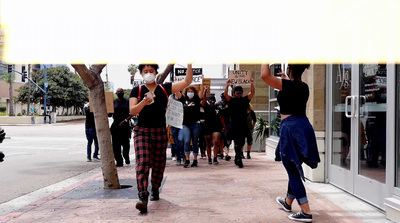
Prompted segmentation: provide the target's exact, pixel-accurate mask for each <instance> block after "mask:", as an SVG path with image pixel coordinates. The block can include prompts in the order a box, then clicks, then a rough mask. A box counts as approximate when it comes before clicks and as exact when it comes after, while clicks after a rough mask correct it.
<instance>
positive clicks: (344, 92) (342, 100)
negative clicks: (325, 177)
mask: <svg viewBox="0 0 400 223" xmlns="http://www.w3.org/2000/svg"><path fill="white" fill-rule="evenodd" d="M329 71H330V72H331V74H330V76H331V78H330V81H331V92H332V93H331V98H332V99H331V100H328V101H331V102H332V104H331V105H330V106H331V108H332V109H328V110H332V113H331V117H332V118H331V119H332V124H331V126H332V128H331V129H332V133H331V139H332V140H331V141H332V142H331V153H330V161H329V163H330V164H329V178H330V180H329V181H330V182H331V183H332V184H335V185H337V186H338V187H341V188H343V189H344V190H346V191H349V192H351V193H352V192H353V180H352V179H353V173H352V172H351V171H350V166H351V164H352V159H351V157H352V150H351V118H350V117H349V115H351V112H352V110H353V109H352V103H354V100H353V98H352V88H353V87H352V78H353V76H352V74H353V69H352V65H351V64H334V65H332V66H331V69H330V70H328V72H329Z"/></svg>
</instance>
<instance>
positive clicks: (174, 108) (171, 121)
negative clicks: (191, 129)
mask: <svg viewBox="0 0 400 223" xmlns="http://www.w3.org/2000/svg"><path fill="white" fill-rule="evenodd" d="M172 97H173V96H170V98H169V100H168V103H169V105H168V108H167V111H166V113H165V118H166V121H167V125H170V126H173V127H175V128H180V129H182V128H183V126H182V122H183V105H182V103H181V102H180V101H177V100H175V99H173V98H172Z"/></svg>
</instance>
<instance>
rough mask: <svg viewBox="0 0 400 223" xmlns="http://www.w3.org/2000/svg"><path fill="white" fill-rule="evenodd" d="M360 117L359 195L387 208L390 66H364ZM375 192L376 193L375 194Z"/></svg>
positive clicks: (359, 108)
mask: <svg viewBox="0 0 400 223" xmlns="http://www.w3.org/2000/svg"><path fill="white" fill-rule="evenodd" d="M358 84H359V91H358V94H357V98H358V101H359V103H358V105H357V109H358V111H357V112H356V114H357V117H356V118H354V120H352V123H353V124H354V125H357V126H358V132H357V134H354V136H353V138H354V139H355V140H356V141H357V144H355V146H357V147H356V148H357V152H358V156H357V157H356V158H357V159H356V162H357V165H356V166H355V170H356V171H357V172H356V175H355V176H356V177H355V179H354V180H355V181H354V186H355V187H354V193H355V195H357V196H359V197H362V198H364V199H365V200H367V201H369V202H370V203H372V204H374V205H376V206H378V207H380V208H384V205H383V201H384V198H386V197H388V196H389V194H388V192H389V189H388V188H387V179H386V176H387V173H386V171H387V167H386V148H387V147H386V140H387V137H386V126H387V118H386V117H387V91H388V89H387V65H386V64H360V65H359V81H358ZM371 191H374V193H371Z"/></svg>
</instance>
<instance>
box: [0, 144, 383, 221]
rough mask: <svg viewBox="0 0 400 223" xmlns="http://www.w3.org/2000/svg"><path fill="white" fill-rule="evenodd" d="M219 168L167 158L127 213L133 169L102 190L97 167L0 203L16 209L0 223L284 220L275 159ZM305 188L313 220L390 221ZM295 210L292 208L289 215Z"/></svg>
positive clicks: (332, 193) (335, 192)
mask: <svg viewBox="0 0 400 223" xmlns="http://www.w3.org/2000/svg"><path fill="white" fill-rule="evenodd" d="M168 154H170V153H169V151H168ZM132 160H133V159H132ZM219 163H220V164H219V165H209V164H207V160H206V159H200V160H199V167H194V168H186V169H185V168H183V166H176V165H175V162H174V161H172V160H171V159H169V160H168V161H167V167H166V171H165V176H164V182H163V186H162V188H161V193H160V200H159V201H149V205H148V213H147V214H140V213H139V211H138V210H136V209H135V204H136V202H137V190H136V181H135V172H134V169H133V166H124V167H120V168H118V176H119V180H120V184H121V185H124V188H125V189H119V190H104V189H103V188H102V187H103V178H102V174H101V170H100V168H98V169H96V170H94V171H90V172H88V173H85V174H83V175H80V176H78V177H76V179H75V178H74V179H69V181H68V182H67V181H64V182H60V183H58V184H56V185H52V186H50V187H48V188H47V192H42V193H43V196H42V197H41V198H39V199H38V198H37V197H36V199H32V200H31V202H30V203H29V204H26V205H25V204H24V205H21V207H18V205H17V204H18V201H15V200H13V201H10V202H7V203H5V204H1V205H0V208H4V207H5V205H7V204H8V205H12V203H13V202H14V205H16V208H14V209H13V210H12V211H11V212H9V213H7V214H5V215H3V216H1V217H0V222H7V223H13V222H113V223H114V222H292V221H291V220H289V219H288V218H287V216H288V215H289V213H287V212H284V211H283V210H281V209H279V206H278V205H277V204H276V201H275V198H276V197H277V196H285V192H286V188H287V175H286V172H285V170H284V168H283V166H282V164H281V163H280V162H275V161H273V160H272V159H270V158H268V157H267V156H266V155H265V154H264V153H255V152H254V153H252V159H250V160H247V159H245V160H244V168H242V169H239V168H237V167H236V166H235V165H234V163H233V161H232V160H231V161H225V160H219ZM306 187H307V192H308V198H309V201H310V207H311V210H312V212H313V218H314V221H313V222H341V223H343V222H349V223H350V222H390V221H388V220H386V219H385V214H384V213H381V212H380V211H379V210H377V209H376V208H374V207H372V206H370V205H368V204H367V203H365V202H363V201H361V200H359V199H357V198H355V197H353V196H351V195H348V194H346V193H345V192H343V191H341V190H339V189H337V188H335V187H333V186H331V185H329V184H321V183H312V182H307V183H306ZM27 196H28V195H27ZM19 199H21V198H19ZM299 210H300V208H299V206H298V205H297V204H294V205H293V212H297V211H299Z"/></svg>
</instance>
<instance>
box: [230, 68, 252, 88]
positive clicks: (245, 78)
mask: <svg viewBox="0 0 400 223" xmlns="http://www.w3.org/2000/svg"><path fill="white" fill-rule="evenodd" d="M250 78H251V71H248V70H230V71H229V81H230V83H231V84H232V85H249V84H251V83H250Z"/></svg>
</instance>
